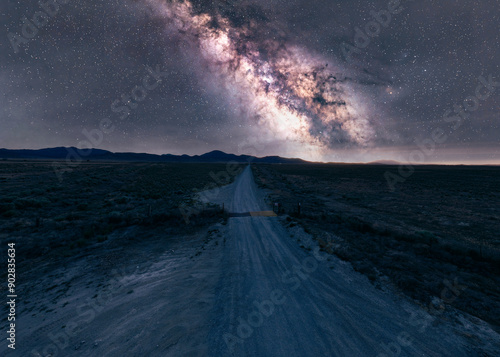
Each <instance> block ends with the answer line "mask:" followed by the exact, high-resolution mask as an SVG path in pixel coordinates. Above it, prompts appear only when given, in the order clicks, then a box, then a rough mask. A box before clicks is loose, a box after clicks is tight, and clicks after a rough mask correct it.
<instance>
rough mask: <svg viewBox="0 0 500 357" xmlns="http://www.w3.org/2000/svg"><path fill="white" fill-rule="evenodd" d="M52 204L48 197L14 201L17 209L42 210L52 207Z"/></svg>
mask: <svg viewBox="0 0 500 357" xmlns="http://www.w3.org/2000/svg"><path fill="white" fill-rule="evenodd" d="M50 203H51V202H50V201H49V200H48V199H47V198H46V197H37V198H18V199H17V200H15V201H14V204H15V205H16V208H17V209H27V208H41V207H44V206H48V205H50Z"/></svg>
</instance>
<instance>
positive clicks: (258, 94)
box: [0, 0, 500, 164]
mask: <svg viewBox="0 0 500 357" xmlns="http://www.w3.org/2000/svg"><path fill="white" fill-rule="evenodd" d="M43 3H45V5H43V6H42V5H40V4H39V3H38V1H32V0H29V1H12V0H2V2H1V4H0V9H1V17H0V22H1V24H2V26H1V27H0V32H1V34H0V88H1V94H2V95H1V96H0V147H5V148H10V149H19V148H29V149H37V148H45V147H55V146H77V147H78V146H80V147H82V148H83V147H86V146H88V144H89V143H91V145H92V146H94V147H98V148H101V149H107V150H111V151H120V152H123V151H132V152H149V153H157V154H163V153H173V154H184V153H186V154H190V155H192V154H202V153H205V152H208V151H211V150H215V149H218V150H223V151H225V152H231V153H235V154H252V155H257V156H265V155H281V156H285V157H301V158H304V159H311V160H321V161H346V162H370V161H375V160H398V161H411V162H416V163H418V162H436V163H478V164H479V163H497V164H500V125H499V119H500V118H499V112H500V111H499V109H500V68H499V63H500V61H499V55H500V36H499V34H500V31H499V30H500V2H499V1H498V0H480V1H476V0H421V1H411V0H406V1H404V0H402V1H394V0H392V1H390V0H382V1H380V0H370V1H366V0H349V1H344V0H342V1H340V0H328V1H327V0H288V1H282V0H265V1H264V0H249V1H213V2H212V1H201V0H190V1H188V0H186V1H170V0H169V1H165V0H135V1H130V0H123V1H114V0H99V1H97V0H85V1H81V0H60V1H59V3H56V4H57V5H54V4H55V2H54V1H49V0H42V4H43ZM64 3H65V4H64ZM85 133H86V134H85ZM89 137H90V138H89Z"/></svg>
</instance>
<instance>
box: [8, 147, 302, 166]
mask: <svg viewBox="0 0 500 357" xmlns="http://www.w3.org/2000/svg"><path fill="white" fill-rule="evenodd" d="M75 152H78V149H77V148H75V147H55V148H47V149H38V150H30V149H21V150H10V149H0V159H39V160H42V159H45V160H47V159H51V160H64V159H66V158H67V157H68V154H70V153H75ZM70 157H71V155H70ZM81 159H83V160H84V161H85V160H91V161H95V160H98V161H147V162H180V163H183V162H187V163H189V162H192V163H215V162H229V161H232V162H239V163H244V162H255V163H269V164H279V163H281V164H305V163H308V161H305V160H302V159H298V158H284V157H280V156H265V157H255V156H250V155H234V154H227V153H225V152H223V151H220V150H214V151H210V152H207V153H206V154H203V155H194V156H189V155H172V154H163V155H156V154H146V153H132V152H117V153H114V152H111V151H107V150H101V149H92V151H91V152H90V154H89V155H86V156H83V155H81Z"/></svg>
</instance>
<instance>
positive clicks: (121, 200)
mask: <svg viewBox="0 0 500 357" xmlns="http://www.w3.org/2000/svg"><path fill="white" fill-rule="evenodd" d="M127 202H128V198H127V197H120V198H117V199H116V200H115V203H118V204H125V203H127Z"/></svg>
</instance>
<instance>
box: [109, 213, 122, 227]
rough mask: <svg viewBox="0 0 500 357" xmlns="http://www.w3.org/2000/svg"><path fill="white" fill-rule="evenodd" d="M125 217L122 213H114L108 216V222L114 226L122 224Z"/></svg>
mask: <svg viewBox="0 0 500 357" xmlns="http://www.w3.org/2000/svg"><path fill="white" fill-rule="evenodd" d="M122 221H123V216H122V214H121V213H120V212H116V211H113V212H111V213H110V214H109V215H108V222H109V223H112V224H119V223H122Z"/></svg>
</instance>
